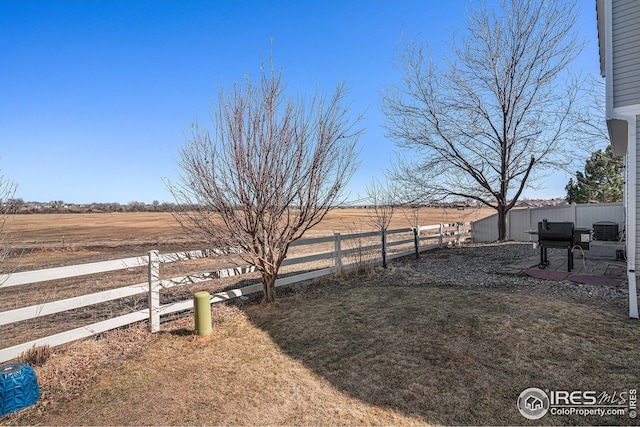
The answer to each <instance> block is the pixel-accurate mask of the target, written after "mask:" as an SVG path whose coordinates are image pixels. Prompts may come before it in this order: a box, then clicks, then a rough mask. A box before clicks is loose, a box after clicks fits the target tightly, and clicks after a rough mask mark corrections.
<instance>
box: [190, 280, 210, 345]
mask: <svg viewBox="0 0 640 427" xmlns="http://www.w3.org/2000/svg"><path fill="white" fill-rule="evenodd" d="M210 298H211V296H210V295H209V292H206V291H202V292H196V293H195V294H194V295H193V311H194V320H195V328H196V335H199V336H201V337H206V336H208V335H210V334H211V331H212V328H211V303H210V302H209V300H210Z"/></svg>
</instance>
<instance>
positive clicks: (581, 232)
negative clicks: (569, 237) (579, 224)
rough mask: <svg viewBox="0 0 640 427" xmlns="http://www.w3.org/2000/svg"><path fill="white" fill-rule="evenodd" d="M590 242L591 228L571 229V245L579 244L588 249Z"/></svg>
mask: <svg viewBox="0 0 640 427" xmlns="http://www.w3.org/2000/svg"><path fill="white" fill-rule="evenodd" d="M590 242H591V230H589V229H588V228H574V229H573V245H574V246H580V247H581V248H582V249H584V250H585V251H587V250H589V243H590Z"/></svg>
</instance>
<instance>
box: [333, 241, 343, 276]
mask: <svg viewBox="0 0 640 427" xmlns="http://www.w3.org/2000/svg"><path fill="white" fill-rule="evenodd" d="M333 237H334V239H335V240H334V241H333V251H334V252H335V258H334V262H333V267H334V269H335V271H336V273H338V274H340V273H342V245H341V240H342V237H341V236H340V233H333Z"/></svg>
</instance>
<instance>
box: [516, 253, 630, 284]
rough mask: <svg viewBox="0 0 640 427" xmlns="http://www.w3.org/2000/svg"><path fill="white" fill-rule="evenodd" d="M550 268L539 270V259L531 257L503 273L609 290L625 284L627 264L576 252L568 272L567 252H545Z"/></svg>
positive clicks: (596, 255) (610, 258) (611, 257)
mask: <svg viewBox="0 0 640 427" xmlns="http://www.w3.org/2000/svg"><path fill="white" fill-rule="evenodd" d="M547 251H548V252H547V259H548V261H549V265H548V266H547V267H545V268H544V269H542V268H539V267H538V264H540V255H539V254H538V255H536V256H532V257H529V258H527V259H524V260H521V261H519V262H516V263H513V264H509V265H508V266H506V268H505V271H506V272H509V273H514V274H517V273H525V274H527V275H529V276H531V277H537V278H540V279H547V280H556V281H560V280H571V281H573V282H577V283H591V284H600V285H609V286H620V285H622V284H626V283H627V271H626V270H627V263H626V261H623V260H616V259H615V252H614V255H613V256H600V253H598V252H595V253H590V251H584V252H583V251H581V250H580V249H579V248H576V249H575V250H574V253H573V269H572V270H571V272H568V271H567V250H566V249H553V248H549V249H547Z"/></svg>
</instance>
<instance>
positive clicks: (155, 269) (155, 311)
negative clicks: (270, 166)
mask: <svg viewBox="0 0 640 427" xmlns="http://www.w3.org/2000/svg"><path fill="white" fill-rule="evenodd" d="M470 225H471V224H470V223H453V224H437V225H429V226H422V227H418V228H417V229H414V228H403V229H397V230H388V231H386V233H385V234H384V235H381V233H380V232H367V233H352V234H340V233H336V234H334V235H333V236H328V237H312V238H308V239H300V240H298V241H295V242H293V243H292V244H291V247H299V246H312V245H318V244H329V243H333V250H331V251H328V252H321V253H314V254H311V255H302V256H298V257H295V258H288V259H286V260H285V261H284V262H283V263H282V265H283V266H290V265H296V264H306V263H310V262H315V261H321V260H329V259H333V266H332V267H328V268H320V269H317V270H312V271H307V272H305V273H301V274H295V275H292V276H287V277H280V278H278V279H277V280H276V283H275V286H276V287H279V286H285V285H290V284H293V283H297V282H300V281H305V280H310V279H314V278H318V277H322V276H326V275H329V274H332V273H335V272H338V271H345V270H350V269H353V268H355V267H356V266H358V265H359V263H358V262H353V263H349V264H346V263H345V262H344V260H345V258H348V257H349V256H350V255H353V254H356V253H358V252H363V251H376V250H379V249H381V248H382V247H383V245H382V239H385V240H386V248H387V249H388V248H392V247H399V246H402V245H405V246H407V245H411V249H409V250H398V251H396V252H393V253H389V254H386V253H381V256H379V257H375V258H373V259H370V260H369V261H370V262H378V261H380V260H381V259H383V257H384V258H385V259H386V260H392V259H394V258H398V257H402V256H407V255H411V254H416V255H418V254H419V253H420V252H422V251H425V250H429V249H433V248H437V247H442V246H443V245H448V244H452V243H454V244H460V242H461V241H462V239H464V238H466V237H468V236H470V233H471V229H470ZM407 234H410V237H409V238H402V237H403V236H404V235H407ZM391 236H394V239H395V240H393V239H392V240H387V239H389V238H390V237H391ZM376 237H378V238H380V239H381V240H380V243H377V244H372V245H366V246H358V247H352V248H343V243H345V242H348V241H349V240H355V239H369V238H376ZM397 237H400V238H397ZM359 241H360V242H362V240H359ZM221 253H222V252H221V251H219V250H197V251H188V252H176V253H170V254H160V253H159V252H158V251H150V252H149V253H148V254H147V255H146V256H138V257H132V258H124V259H119V260H112V261H101V262H95V263H90V264H81V265H73V266H67V267H57V268H47V269H41V270H35V271H26V272H18V273H13V274H4V275H0V289H2V288H7V287H12V286H21V285H27V284H32V283H39V282H46V281H51V280H59V279H66V278H72V277H78V276H85V275H91V274H100V273H105V272H109V271H116V270H124V269H130V268H139V267H143V266H146V267H147V268H148V281H147V282H144V283H138V284H133V285H128V286H124V287H120V288H117V289H110V290H106V291H101V292H96V293H92V294H87V295H81V296H77V297H72V298H66V299H62V300H57V301H52V302H46V303H43V304H37V305H32V306H28V307H21V308H16V309H13V310H8V311H4V312H1V313H0V326H2V325H8V324H11V323H16V322H20V321H25V320H30V319H37V318H40V317H42V316H47V315H51V314H56V313H62V312H65V311H69V310H72V309H77V308H82V307H88V306H93V305H96V304H101V303H105V302H109V301H114V300H118V299H122V298H126V297H130V296H134V295H139V294H145V293H146V294H147V295H148V307H147V308H145V309H142V310H137V311H134V312H132V313H127V314H124V315H119V316H115V317H112V318H110V319H107V320H103V321H100V322H97V323H93V324H90V325H85V326H80V327H78V328H75V329H71V330H68V331H64V332H60V333H57V334H53V335H49V336H46V337H43V338H39V339H35V340H31V341H28V342H24V343H21V344H18V345H14V346H11V347H7V348H2V349H0V362H5V361H8V360H11V359H14V358H16V357H18V356H19V355H20V354H21V353H23V352H25V351H27V350H29V349H30V348H32V347H33V346H43V345H49V346H58V345H62V344H66V343H69V342H71V341H75V340H78V339H82V338H87V337H90V336H92V335H95V334H99V333H102V332H106V331H108V330H111V329H116V328H119V327H122V326H126V325H129V324H132V323H136V322H140V321H144V320H148V322H149V329H150V331H151V332H158V331H159V330H160V318H161V316H165V315H168V314H172V313H177V312H182V311H187V310H191V309H193V300H192V299H188V300H184V301H178V302H172V303H168V304H162V305H161V304H160V292H161V291H162V290H163V289H168V288H171V287H176V286H183V285H186V284H195V283H200V282H205V281H209V280H215V279H219V278H225V277H232V276H237V275H243V274H248V273H252V272H255V271H256V268H255V267H253V266H242V267H234V268H226V269H222V270H217V271H214V272H205V273H196V274H191V275H187V276H181V277H174V278H169V279H161V276H160V266H161V265H162V264H167V263H172V262H179V261H186V260H194V259H200V258H207V257H210V256H211V255H212V254H221ZM261 291H262V284H261V283H257V284H253V285H249V286H245V287H242V288H238V289H232V290H229V291H226V292H218V293H215V294H213V295H212V296H211V304H217V303H220V302H224V301H228V300H230V299H233V298H238V297H240V296H245V295H251V294H254V293H257V292H261Z"/></svg>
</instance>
